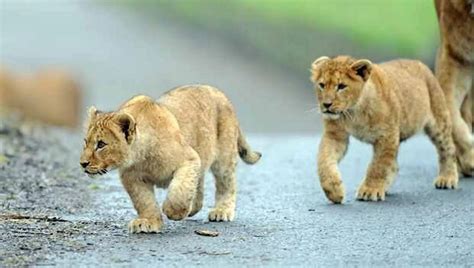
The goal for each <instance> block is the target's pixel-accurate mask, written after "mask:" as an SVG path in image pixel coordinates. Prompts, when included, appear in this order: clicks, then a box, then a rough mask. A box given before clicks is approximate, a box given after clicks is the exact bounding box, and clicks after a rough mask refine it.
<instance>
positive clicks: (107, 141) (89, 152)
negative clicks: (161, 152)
mask: <svg viewBox="0 0 474 268" xmlns="http://www.w3.org/2000/svg"><path fill="white" fill-rule="evenodd" d="M88 120H89V122H88V125H87V126H86V137H85V139H84V149H83V151H82V154H81V159H80V164H81V167H82V168H83V169H84V172H85V173H87V174H88V175H91V176H92V175H97V174H99V175H103V174H105V173H107V171H109V170H112V169H115V168H119V167H120V166H122V165H123V164H124V162H125V160H126V158H127V156H128V154H129V150H130V144H131V143H132V141H133V139H134V138H135V132H136V131H135V120H134V118H133V117H132V116H131V115H129V114H127V113H120V112H119V113H113V112H112V113H102V112H99V111H97V109H95V108H94V107H91V108H90V109H89V119H88Z"/></svg>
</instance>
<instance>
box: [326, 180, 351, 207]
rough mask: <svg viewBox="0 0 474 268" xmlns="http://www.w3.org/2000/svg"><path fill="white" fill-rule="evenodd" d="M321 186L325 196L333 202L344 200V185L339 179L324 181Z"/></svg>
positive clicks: (337, 202) (338, 202)
mask: <svg viewBox="0 0 474 268" xmlns="http://www.w3.org/2000/svg"><path fill="white" fill-rule="evenodd" d="M321 186H322V188H323V191H324V193H325V194H326V197H327V198H328V199H329V200H331V202H333V203H334V204H341V203H342V201H343V200H344V195H345V191H344V185H343V184H342V182H341V181H340V180H332V181H325V182H324V183H322V185H321Z"/></svg>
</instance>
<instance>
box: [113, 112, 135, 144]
mask: <svg viewBox="0 0 474 268" xmlns="http://www.w3.org/2000/svg"><path fill="white" fill-rule="evenodd" d="M115 122H116V123H117V124H118V125H119V126H120V129H121V130H122V132H123V134H124V135H125V140H127V143H128V144H131V143H132V141H133V138H134V137H135V132H136V131H135V119H134V118H133V116H131V115H130V114H128V113H118V114H117V115H115Z"/></svg>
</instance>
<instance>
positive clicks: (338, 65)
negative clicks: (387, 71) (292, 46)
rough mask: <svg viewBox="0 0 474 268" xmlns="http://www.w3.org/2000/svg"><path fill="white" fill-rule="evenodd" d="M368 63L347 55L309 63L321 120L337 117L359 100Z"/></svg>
mask: <svg viewBox="0 0 474 268" xmlns="http://www.w3.org/2000/svg"><path fill="white" fill-rule="evenodd" d="M371 71H372V63H371V62H370V61H369V60H354V59H352V58H350V57H347V56H338V57H336V58H333V59H331V58H328V57H320V58H318V59H316V60H315V61H314V62H313V64H312V65H311V81H312V82H313V84H314V87H315V91H316V95H317V97H318V101H319V109H320V110H321V113H322V114H323V117H324V118H325V119H333V120H336V119H339V118H340V117H341V115H344V114H346V113H347V112H349V111H350V110H351V109H352V108H353V107H354V106H355V105H356V104H357V101H358V100H359V98H360V96H361V93H362V89H363V88H364V85H365V83H366V82H367V80H368V79H369V77H370V73H371Z"/></svg>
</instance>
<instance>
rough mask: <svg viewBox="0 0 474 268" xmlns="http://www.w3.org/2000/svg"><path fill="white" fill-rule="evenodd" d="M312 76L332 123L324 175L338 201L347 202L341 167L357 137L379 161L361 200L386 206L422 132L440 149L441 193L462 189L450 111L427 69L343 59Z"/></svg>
mask: <svg viewBox="0 0 474 268" xmlns="http://www.w3.org/2000/svg"><path fill="white" fill-rule="evenodd" d="M311 71H312V75H311V80H312V81H313V83H314V85H315V90H316V94H317V97H318V100H319V105H320V110H321V112H322V114H323V118H324V134H323V137H322V140H321V143H320V146H319V155H318V173H319V178H320V182H321V186H322V188H323V190H324V192H325V194H326V196H327V197H328V198H329V199H330V200H331V201H332V202H334V203H341V202H342V200H343V198H344V187H343V184H342V181H341V174H340V172H339V170H338V168H337V164H338V162H339V161H340V160H341V159H342V157H343V156H344V154H345V153H346V150H347V147H348V144H349V136H350V135H352V136H354V137H356V138H357V139H359V140H361V141H364V142H367V143H370V144H372V145H373V147H374V156H373V159H372V162H371V163H370V165H369V168H368V171H367V174H366V176H365V179H364V180H363V182H362V184H361V185H360V186H359V189H358V191H357V199H359V200H368V201H378V200H384V199H385V193H386V192H387V191H388V189H389V186H390V184H391V183H392V180H393V178H394V176H395V175H396V173H397V171H398V167H397V153H398V148H399V146H400V142H402V141H404V140H406V139H408V138H410V137H411V136H413V135H414V134H416V133H417V132H419V131H420V130H424V131H425V132H426V134H427V135H428V136H429V137H430V138H431V140H432V142H433V143H434V145H435V146H436V149H437V150H438V155H439V176H438V178H437V179H436V180H435V186H436V188H441V189H451V188H455V187H456V186H457V183H458V172H457V165H456V158H455V147H454V144H453V141H452V137H451V121H450V115H449V110H448V107H447V105H446V102H445V99H444V95H443V91H442V89H441V87H440V86H439V84H438V82H437V80H436V78H435V77H434V75H433V74H432V73H431V71H430V70H429V69H428V68H427V67H426V66H425V65H423V64H422V63H421V62H418V61H411V60H395V61H390V62H386V63H382V64H373V63H371V62H370V61H369V60H365V59H364V60H355V59H353V58H351V57H348V56H338V57H336V58H333V59H330V58H328V57H321V58H319V59H317V60H315V61H314V62H313V64H312V69H311Z"/></svg>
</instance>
